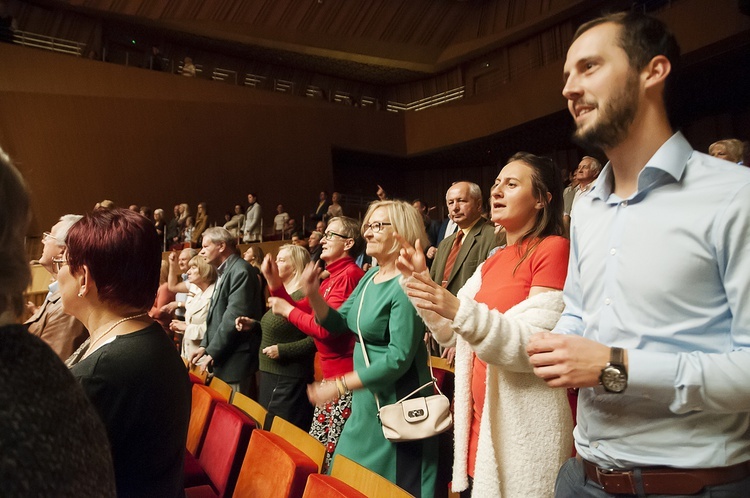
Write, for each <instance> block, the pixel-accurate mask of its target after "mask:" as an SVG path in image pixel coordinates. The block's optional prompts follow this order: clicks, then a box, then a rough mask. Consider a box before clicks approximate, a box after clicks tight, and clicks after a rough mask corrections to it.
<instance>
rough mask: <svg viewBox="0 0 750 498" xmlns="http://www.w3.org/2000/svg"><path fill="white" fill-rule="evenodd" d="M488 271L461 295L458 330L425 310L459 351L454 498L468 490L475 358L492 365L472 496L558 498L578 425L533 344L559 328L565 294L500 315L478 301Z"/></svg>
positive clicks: (440, 336) (439, 334) (442, 338)
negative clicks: (538, 370)
mask: <svg viewBox="0 0 750 498" xmlns="http://www.w3.org/2000/svg"><path fill="white" fill-rule="evenodd" d="M482 266H483V265H480V266H479V268H477V270H476V272H475V273H474V275H473V276H472V277H471V278H470V279H469V280H468V281H467V282H466V285H464V287H463V288H462V289H461V290H460V291H459V293H458V297H459V299H460V301H461V304H460V306H459V308H458V312H457V314H456V317H455V318H454V320H453V322H451V321H450V320H447V319H445V318H443V317H441V316H439V315H437V314H436V313H434V312H431V311H424V310H420V309H419V308H417V310H418V312H419V314H420V316H421V317H422V319H423V320H424V322H425V323H426V324H427V326H428V327H429V328H430V330H431V331H432V333H433V335H434V336H435V338H436V339H437V341H438V342H439V343H440V344H441V345H443V346H452V345H454V343H455V346H456V367H455V370H456V380H455V384H456V391H455V406H454V411H455V413H454V428H453V430H454V439H455V451H454V460H453V491H463V490H465V489H466V488H467V487H468V476H467V464H468V452H469V433H470V430H471V421H472V398H471V371H472V351H473V352H474V353H476V355H477V356H478V357H479V358H480V359H482V360H483V361H485V362H487V378H486V390H485V404H484V410H483V412H482V419H481V423H480V430H479V444H478V447H477V458H476V466H475V472H474V474H475V475H474V487H473V490H472V496H476V497H482V498H484V497H502V498H543V497H547V496H553V494H554V485H555V479H556V477H557V472H558V470H559V469H560V466H561V465H562V464H563V463H564V462H565V460H566V459H567V458H568V457H570V455H571V449H572V432H573V419H572V416H571V412H570V406H569V404H568V400H567V395H566V391H565V390H564V389H551V388H549V387H547V385H546V384H545V383H544V381H542V380H541V379H539V378H538V377H537V376H535V375H534V373H533V372H532V367H531V364H530V363H529V358H528V355H527V354H526V343H527V341H528V338H529V336H531V335H532V334H534V333H535V332H540V331H543V330H552V328H553V327H554V326H555V324H557V321H558V319H559V318H560V314H561V313H562V310H563V302H562V292H560V291H553V292H545V293H542V294H538V295H536V296H534V297H532V298H529V299H526V300H525V301H523V302H521V303H519V304H517V305H516V306H514V307H512V308H511V309H509V310H508V311H507V312H505V313H500V312H498V311H497V310H491V309H489V308H488V307H487V305H486V304H481V303H477V302H476V301H474V299H473V298H474V296H475V295H476V293H477V291H478V290H479V289H480V287H481V285H482ZM411 299H412V302H413V303H414V304H416V302H417V300H418V299H417V298H411Z"/></svg>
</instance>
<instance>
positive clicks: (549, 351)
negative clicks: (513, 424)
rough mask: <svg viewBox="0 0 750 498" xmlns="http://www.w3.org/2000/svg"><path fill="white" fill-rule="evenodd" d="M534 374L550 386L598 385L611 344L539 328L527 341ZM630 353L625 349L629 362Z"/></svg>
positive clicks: (607, 359) (626, 360)
mask: <svg viewBox="0 0 750 498" xmlns="http://www.w3.org/2000/svg"><path fill="white" fill-rule="evenodd" d="M526 352H527V353H528V355H529V361H530V362H531V365H532V366H533V367H534V374H535V375H536V376H537V377H539V378H541V379H543V380H544V381H545V382H546V383H547V385H548V386H550V387H594V386H598V385H599V376H600V375H601V373H602V369H603V368H604V367H605V366H607V364H608V363H609V359H610V347H609V346H605V345H604V344H600V343H598V342H595V341H592V340H590V339H585V338H583V337H581V336H578V335H564V334H553V333H551V332H539V333H537V334H534V335H533V336H531V338H530V339H529V342H528V344H527V345H526ZM627 363H628V356H627V350H626V351H625V365H626V366H627Z"/></svg>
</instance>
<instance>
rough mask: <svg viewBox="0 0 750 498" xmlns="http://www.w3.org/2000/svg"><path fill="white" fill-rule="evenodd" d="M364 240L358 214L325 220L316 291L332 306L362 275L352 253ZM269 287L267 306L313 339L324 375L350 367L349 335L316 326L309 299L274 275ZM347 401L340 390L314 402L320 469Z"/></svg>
mask: <svg viewBox="0 0 750 498" xmlns="http://www.w3.org/2000/svg"><path fill="white" fill-rule="evenodd" d="M364 245H365V241H364V239H363V238H362V235H361V233H360V228H359V222H358V221H357V220H355V219H352V218H345V217H341V218H333V219H331V221H330V222H329V223H328V227H327V229H326V232H325V238H324V239H323V241H322V246H323V252H322V254H321V257H320V258H321V260H323V261H325V263H326V267H327V272H328V274H329V276H328V278H326V279H325V280H323V281H322V282H321V284H320V292H321V294H322V295H323V299H325V302H326V304H328V306H330V307H331V308H333V309H338V308H339V307H340V306H341V305H342V304H343V303H344V301H346V299H347V298H348V297H349V295H350V294H351V293H352V291H353V290H354V288H355V287H356V286H357V284H358V283H359V281H360V280H361V279H362V276H363V275H364V272H363V271H362V269H361V268H359V267H358V266H357V265H356V263H355V262H354V257H356V256H358V255H359V254H360V253H361V252H362V249H363V248H364ZM269 288H270V290H271V295H272V297H271V298H269V300H268V301H269V304H270V306H271V310H272V311H273V312H274V313H275V314H277V315H280V316H282V317H284V318H286V319H287V320H289V322H290V323H291V324H292V325H294V326H295V327H297V328H298V329H299V330H301V331H302V332H304V333H305V334H307V335H309V336H310V337H312V338H313V340H314V341H315V347H316V349H317V350H318V356H319V358H320V368H321V370H322V373H323V378H325V379H327V380H328V381H332V382H335V379H336V378H337V377H340V376H342V375H344V374H346V373H348V372H351V371H352V369H353V364H352V353H353V350H354V335H353V334H341V335H334V334H331V333H330V332H328V331H327V330H326V329H324V328H323V327H321V326H320V325H319V324H318V323H317V322H316V321H315V317H314V316H313V314H312V309H311V308H310V303H309V302H308V300H307V299H306V298H305V299H302V300H301V301H300V300H298V301H295V300H294V299H292V298H291V296H290V295H289V293H288V292H286V289H285V288H284V286H283V285H281V282H279V281H278V280H273V282H272V283H269ZM351 405H352V393H351V392H345V393H344V394H341V395H340V396H339V397H338V398H336V399H334V400H333V401H328V402H326V403H325V405H322V406H316V407H315V413H314V414H313V419H312V427H311V428H310V434H312V435H313V436H315V438H316V439H317V440H318V441H320V442H321V443H323V444H324V445H325V448H326V458H325V462H324V464H323V468H322V469H321V472H325V471H326V469H328V467H329V466H330V464H331V458H332V457H333V452H334V450H335V449H336V443H337V442H338V439H339V436H340V435H341V431H342V429H343V428H344V423H345V422H346V420H347V418H348V417H349V413H350V412H351Z"/></svg>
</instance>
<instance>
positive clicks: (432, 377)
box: [357, 273, 443, 411]
mask: <svg viewBox="0 0 750 498" xmlns="http://www.w3.org/2000/svg"><path fill="white" fill-rule="evenodd" d="M375 275H377V273H376V274H375ZM375 275H373V277H372V278H371V279H370V280H368V281H367V282H365V286H364V287H363V288H362V294H361V297H360V299H359V308H358V309H357V334H358V335H359V345H360V347H361V348H362V355H363V356H364V357H365V365H366V366H367V368H370V358H369V357H368V356H367V348H366V347H365V339H364V337H362V330H361V329H360V327H359V317H360V316H361V314H362V305H363V303H364V302H365V291H366V290H367V286H368V285H370V282H372V280H373V279H374V278H375ZM425 349H426V350H427V362H428V365H429V366H430V380H429V381H428V382H426V383H425V384H423V385H421V386H419V387H418V388H416V389H415V390H413V391H412V392H411V393H409V394H407V395H406V396H404V397H403V398H401V399H400V400H398V401H396V403H401V402H403V401H404V400H406V399H409V398H411V397H412V396H414V395H415V394H417V393H418V392H419V391H421V390H422V389H424V388H425V387H427V386H429V385H430V384H432V385H433V386H435V389H437V392H438V393H440V395H441V396H442V395H443V391H441V390H440V386H438V384H437V378H435V374H434V373H433V372H432V356H431V355H430V350H429V349H428V348H427V344H425ZM373 394H374V393H373ZM374 396H375V404H376V405H377V407H378V411H380V400H379V399H378V395H377V394H374Z"/></svg>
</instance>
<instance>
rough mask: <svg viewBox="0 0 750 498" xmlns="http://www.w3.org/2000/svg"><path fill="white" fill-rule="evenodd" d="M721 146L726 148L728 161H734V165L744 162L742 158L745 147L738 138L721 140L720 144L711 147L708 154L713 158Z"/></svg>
mask: <svg viewBox="0 0 750 498" xmlns="http://www.w3.org/2000/svg"><path fill="white" fill-rule="evenodd" d="M720 145H722V146H724V152H725V153H726V155H727V159H728V160H730V161H732V162H733V163H738V162H740V161H742V156H743V155H744V152H745V150H744V149H745V146H744V144H743V143H742V142H741V141H739V140H737V139H736V138H726V139H724V140H719V141H718V142H714V143H712V144H711V145H710V146H709V148H708V153H709V154H710V155H712V156H713V155H714V154H713V152H714V149H715V148H716V147H717V146H720Z"/></svg>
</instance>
